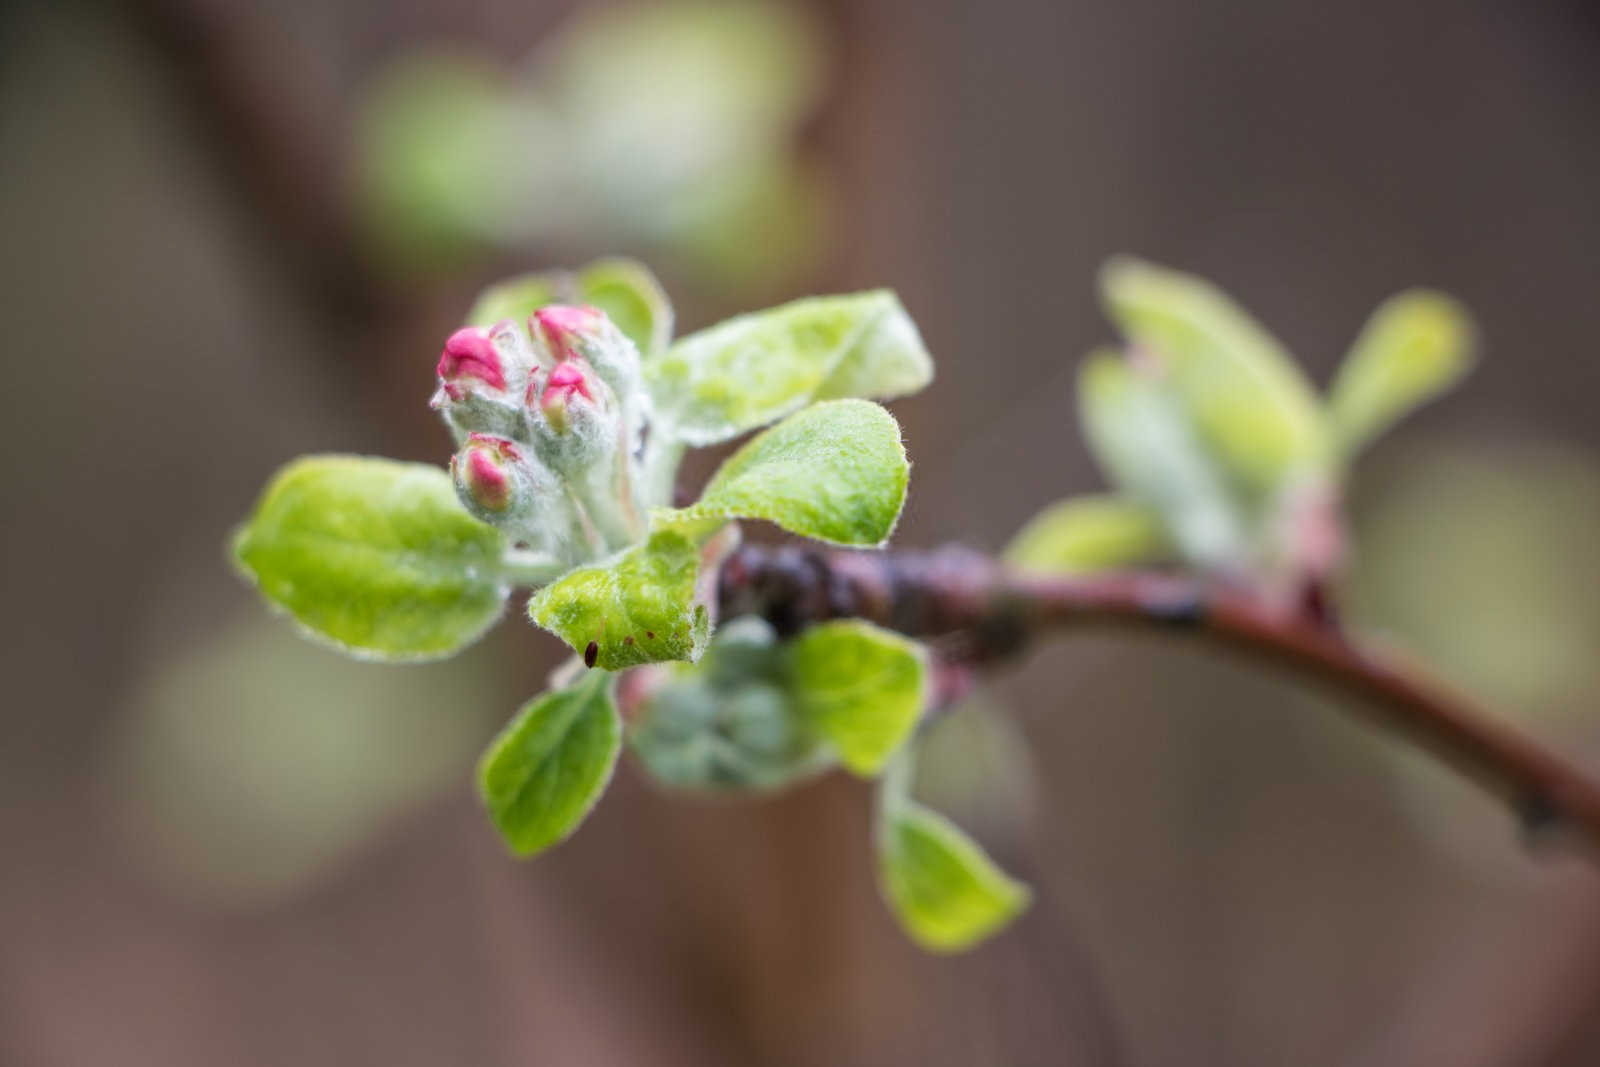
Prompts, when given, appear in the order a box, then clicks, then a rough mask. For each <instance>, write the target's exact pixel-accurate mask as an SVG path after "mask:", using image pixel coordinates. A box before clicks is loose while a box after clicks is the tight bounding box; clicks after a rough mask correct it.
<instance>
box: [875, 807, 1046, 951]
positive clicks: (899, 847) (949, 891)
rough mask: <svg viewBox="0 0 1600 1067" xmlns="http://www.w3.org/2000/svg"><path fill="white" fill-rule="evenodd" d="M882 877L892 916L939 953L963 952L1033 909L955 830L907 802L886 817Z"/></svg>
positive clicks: (1022, 891)
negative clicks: (1029, 907)
mask: <svg viewBox="0 0 1600 1067" xmlns="http://www.w3.org/2000/svg"><path fill="white" fill-rule="evenodd" d="M880 832H881V834H882V838H881V840H880V841H879V843H878V873H879V878H880V880H881V883H882V886H883V894H884V897H885V899H887V900H888V902H889V907H890V909H891V910H892V911H893V912H894V914H895V917H896V918H898V919H899V920H900V924H901V925H902V926H903V927H904V928H905V931H906V933H907V934H909V935H910V936H911V938H912V939H913V940H914V941H916V942H917V943H918V944H920V945H921V946H922V947H923V948H926V949H928V950H929V951H931V952H960V951H962V950H964V949H968V948H971V947H973V946H974V945H976V944H977V943H978V942H980V941H982V940H984V939H985V938H987V937H989V936H990V935H992V934H994V933H996V932H997V931H999V930H1000V929H1001V928H1002V927H1004V926H1006V925H1007V924H1008V923H1010V922H1011V921H1012V920H1013V919H1015V918H1016V917H1017V916H1018V915H1020V914H1022V912H1023V911H1025V910H1026V909H1027V907H1028V902H1029V900H1030V898H1031V894H1030V893H1029V891H1028V887H1027V886H1025V885H1023V884H1022V883H1021V882H1018V881H1017V880H1015V879H1014V878H1012V877H1010V876H1009V875H1007V874H1006V873H1005V872H1004V871H1002V870H1001V869H1000V868H999V867H997V866H995V863H994V861H993V860H991V859H990V858H989V857H988V856H987V855H986V854H985V853H984V851H983V850H982V849H981V848H979V847H978V846H977V844H975V843H974V842H973V841H972V839H971V838H969V837H968V836H967V835H966V834H965V833H963V832H962V831H961V830H960V829H959V828H958V827H957V826H956V825H955V824H953V823H951V822H950V821H949V820H948V819H946V818H944V817H943V816H942V815H939V814H937V813H936V812H933V811H930V810H928V809H927V808H925V807H923V806H922V805H920V804H917V803H915V802H911V801H904V802H901V803H898V804H895V805H892V806H891V807H890V809H889V810H888V811H886V812H885V813H884V823H883V826H882V829H881V831H880Z"/></svg>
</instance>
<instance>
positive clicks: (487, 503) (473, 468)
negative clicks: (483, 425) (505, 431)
mask: <svg viewBox="0 0 1600 1067" xmlns="http://www.w3.org/2000/svg"><path fill="white" fill-rule="evenodd" d="M521 459H522V453H521V452H519V451H518V450H517V446H516V445H515V444H513V443H512V442H510V441H508V440H506V439H505V438H503V437H493V436H491V435H489V434H482V433H474V434H469V435H468V436H467V444H466V447H465V448H463V449H462V450H461V451H460V452H458V453H456V455H455V456H454V458H452V459H451V460H450V473H451V475H452V476H454V478H455V483H456V492H457V493H458V494H459V495H460V497H461V501H462V503H464V504H466V505H467V507H468V508H469V509H470V510H471V511H472V512H473V513H474V514H477V515H478V516H479V517H480V518H485V519H487V518H490V517H492V516H496V515H503V514H505V513H506V512H507V511H509V510H510V508H511V505H512V503H513V500H512V497H513V494H514V492H515V490H516V487H517V479H516V472H515V471H514V470H513V469H512V468H513V465H514V464H516V463H518V462H520V461H521Z"/></svg>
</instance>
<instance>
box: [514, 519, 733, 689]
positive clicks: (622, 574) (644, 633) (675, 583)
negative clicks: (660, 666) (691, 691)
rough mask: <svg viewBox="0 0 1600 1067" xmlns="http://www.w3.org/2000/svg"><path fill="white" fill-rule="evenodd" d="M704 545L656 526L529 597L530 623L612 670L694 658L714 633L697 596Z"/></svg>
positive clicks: (595, 664)
mask: <svg viewBox="0 0 1600 1067" xmlns="http://www.w3.org/2000/svg"><path fill="white" fill-rule="evenodd" d="M700 557H701V549H700V545H699V543H698V542H697V540H696V539H695V538H693V537H691V536H689V535H688V534H687V533H686V532H685V531H684V530H683V529H680V528H675V527H670V526H668V527H658V528H657V529H655V530H654V531H652V533H651V535H650V539H649V540H648V541H646V542H645V543H644V544H642V545H637V546H635V547H633V548H630V549H627V550H626V551H624V552H622V553H620V554H618V555H616V556H613V557H611V558H610V559H609V560H603V561H601V562H600V563H596V564H594V565H592V566H587V567H579V568H578V569H576V570H574V571H571V572H569V573H568V574H566V575H565V576H564V577H562V578H560V579H558V580H556V581H555V582H554V583H552V584H550V585H547V586H545V587H544V588H543V589H541V590H539V591H538V592H536V593H535V594H534V595H533V596H532V597H531V598H530V599H529V600H528V614H529V615H530V616H531V617H532V618H533V621H534V622H536V623H538V624H539V625H540V626H543V627H544V628H545V629H547V630H549V631H551V632H552V633H554V634H555V635H556V636H557V637H559V638H561V639H562V640H563V641H565V642H566V643H567V644H568V645H570V646H571V647H572V648H573V650H574V651H576V652H578V653H579V654H580V655H585V656H586V657H587V652H588V648H589V646H590V645H591V644H593V645H594V649H595V651H594V654H593V656H592V662H591V663H590V665H591V666H598V667H602V668H604V669H606V670H609V671H617V670H622V669H623V668H625V667H636V666H638V665H640V664H642V663H659V662H661V661H663V660H695V659H698V658H699V657H700V653H701V651H703V650H704V648H705V643H706V638H707V637H708V636H710V630H711V623H710V617H709V615H708V614H707V612H706V608H705V605H703V604H698V603H696V601H695V583H696V579H697V577H698V575H699V571H700Z"/></svg>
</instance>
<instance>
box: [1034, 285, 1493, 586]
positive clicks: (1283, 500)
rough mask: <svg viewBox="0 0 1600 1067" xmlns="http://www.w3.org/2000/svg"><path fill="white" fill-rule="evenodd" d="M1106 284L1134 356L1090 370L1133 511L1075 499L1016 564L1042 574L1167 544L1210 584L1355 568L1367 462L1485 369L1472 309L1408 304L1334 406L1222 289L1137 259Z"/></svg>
mask: <svg viewBox="0 0 1600 1067" xmlns="http://www.w3.org/2000/svg"><path fill="white" fill-rule="evenodd" d="M1100 285H1101V296H1102V299H1103V302H1104V304H1105V307H1106V312H1107V315H1108V316H1109V317H1110V318H1111V319H1112V320H1113V321H1114V322H1115V323H1116V324H1117V326H1118V327H1119V329H1120V330H1121V332H1122V334H1123V336H1124V339H1125V341H1126V347H1125V349H1124V350H1123V351H1121V352H1116V351H1109V350H1101V351H1097V352H1095V353H1093V354H1091V355H1090V356H1089V357H1088V358H1087V359H1086V360H1085V361H1084V363H1083V366H1082V370H1081V372H1080V374H1079V380H1078V404H1079V415H1080V419H1081V421H1082V423H1083V430H1084V436H1085V437H1086V438H1087V440H1088V443H1089V447H1090V449H1091V451H1092V452H1093V453H1094V455H1095V458H1096V459H1097V460H1098V461H1099V463H1100V466H1101V468H1102V469H1103V470H1104V471H1105V474H1106V477H1107V478H1108V479H1109V480H1110V481H1111V482H1112V483H1113V485H1114V486H1115V487H1116V489H1117V490H1118V493H1119V497H1118V498H1117V500H1116V501H1114V502H1108V501H1103V500H1100V499H1091V500H1086V501H1081V502H1080V501H1067V502H1064V503H1061V504H1057V505H1055V506H1053V507H1052V508H1051V509H1048V510H1047V511H1046V512H1045V513H1043V514H1041V515H1040V516H1039V517H1038V518H1037V519H1035V520H1034V521H1033V522H1032V523H1030V524H1029V525H1028V527H1027V528H1026V530H1025V531H1024V532H1023V534H1021V535H1019V537H1018V540H1017V541H1016V542H1015V543H1014V544H1013V546H1012V548H1011V550H1010V553H1011V556H1012V558H1013V560H1014V561H1015V562H1017V563H1019V564H1022V565H1025V566H1028V567H1031V568H1033V569H1041V570H1058V571H1063V572H1071V571H1082V570H1089V569H1096V568H1104V567H1115V566H1122V565H1126V564H1129V563H1134V562H1140V561H1145V560H1149V559H1151V558H1153V557H1157V556H1159V555H1160V554H1161V549H1162V547H1163V542H1166V543H1170V545H1171V546H1172V548H1173V549H1175V551H1176V554H1177V555H1178V556H1179V557H1180V558H1181V559H1182V561H1183V562H1185V563H1187V564H1189V565H1190V566H1191V567H1194V568H1196V569H1198V570H1201V571H1203V572H1205V573H1208V574H1213V575H1216V576H1219V577H1222V578H1224V579H1226V580H1228V581H1231V582H1235V583H1245V584H1249V585H1251V586H1253V587H1255V588H1256V589H1257V590H1258V591H1260V592H1262V593H1264V594H1266V595H1268V596H1272V597H1275V598H1282V597H1287V596H1293V595H1295V591H1296V590H1297V589H1300V588H1302V587H1303V586H1304V585H1305V584H1307V583H1313V584H1314V583H1318V582H1321V581H1323V580H1325V579H1327V578H1328V577H1329V576H1330V575H1332V574H1333V573H1334V571H1335V570H1336V569H1337V568H1338V566H1339V564H1340V563H1341V561H1342V559H1343V556H1344V540H1345V538H1344V531H1343V528H1342V519H1341V516H1340V507H1339V502H1340V499H1341V496H1342V493H1343V491H1344V481H1345V478H1346V476H1347V473H1348V467H1349V462H1350V460H1351V459H1353V457H1354V456H1355V454H1356V453H1357V452H1358V451H1359V450H1360V449H1361V448H1362V447H1364V446H1365V445H1367V444H1368V443H1370V442H1371V441H1372V440H1373V438H1375V437H1376V436H1377V435H1378V434H1379V433H1381V432H1382V431H1383V430H1385V429H1387V428H1388V427H1389V426H1390V425H1391V424H1392V423H1393V422H1394V421H1396V420H1397V419H1398V418H1399V417H1400V416H1401V415H1403V414H1405V413H1406V412H1407V411H1409V410H1410V409H1412V408H1413V407H1415V406H1417V405H1418V404H1421V403H1423V402H1424V401H1426V400H1428V399H1430V398H1432V397H1434V396H1436V395H1438V394H1439V393H1440V392H1442V391H1444V390H1445V389H1447V388H1449V387H1450V386H1451V385H1453V384H1455V382H1456V381H1458V380H1459V379H1460V378H1461V376H1462V375H1463V374H1464V373H1465V372H1466V370H1467V368H1468V367H1469V365H1470V360H1471V355H1472V348H1473V338H1474V330H1473V327H1472V323H1471V321H1470V319H1469V318H1468V316H1467V314H1466V312H1465V310H1464V309H1462V307H1461V306H1460V305H1459V304H1457V303H1456V302H1455V301H1453V300H1451V299H1450V298H1448V297H1445V296H1442V295H1440V294H1438V293H1432V292H1427V291H1423V290H1414V291H1411V292H1407V293H1402V294H1401V295H1399V296H1396V297H1394V298H1393V299H1391V300H1389V301H1387V302H1386V303H1384V304H1383V305H1382V306H1381V307H1380V308H1379V309H1378V311H1377V312H1376V313H1374V315H1373V317H1372V319H1371V321H1370V322H1369V323H1368V324H1367V327H1366V329H1364V330H1363V331H1362V333H1361V335H1360V336H1359V337H1358V338H1357V340H1356V343H1355V345H1354V347H1353V348H1352V350H1351V352H1350V354H1349V356H1348V357H1347V358H1346V360H1345V362H1344V366H1343V368H1342V369H1341V370H1340V372H1339V375H1338V378H1337V380H1336V381H1335V383H1334V386H1333V389H1332V391H1331V396H1330V397H1329V399H1328V401H1327V403H1326V404H1324V403H1323V402H1322V400H1321V399H1319V397H1318V396H1317V394H1316V392H1315V391H1314V390H1313V389H1312V387H1311V385H1310V383H1309V382H1308V381H1307V380H1306V378H1305V376H1304V375H1303V374H1302V373H1301V371H1300V369H1299V367H1298V366H1297V365H1296V364H1295V363H1294V361H1293V360H1292V358H1291V357H1290V356H1289V354H1288V352H1287V351H1286V350H1285V349H1284V347H1283V345H1282V344H1280V343H1279V342H1278V341H1277V340H1276V339H1275V338H1274V337H1273V336H1272V335H1271V334H1270V333H1269V332H1268V331H1267V330H1266V329H1265V328H1263V327H1262V326H1261V325H1260V324H1258V323H1257V322H1256V321H1255V320H1254V319H1253V318H1251V317H1250V315H1249V314H1248V313H1247V312H1246V311H1244V309H1243V308H1241V307H1240V306H1239V305H1238V304H1236V303H1235V302H1234V301H1233V300H1231V299H1230V298H1229V297H1228V296H1227V295H1226V294H1224V293H1223V292H1222V291H1221V290H1219V289H1218V288H1217V287H1216V286H1214V285H1212V284H1211V283H1209V282H1206V281H1204V280H1202V279H1199V278H1195V277H1192V276H1190V275H1186V274H1181V273H1179V272H1177V271H1171V270H1166V269H1164V268H1160V267H1155V266H1152V265H1150V264H1146V263H1141V262H1139V261H1136V260H1132V259H1128V258H1119V259H1115V260H1113V261H1111V262H1110V263H1109V264H1107V266H1106V268H1105V269H1104V270H1103V271H1102V272H1101V277H1100ZM1151 519H1153V520H1154V524H1155V528H1154V529H1152V527H1151V525H1150V522H1149V521H1147V520H1151Z"/></svg>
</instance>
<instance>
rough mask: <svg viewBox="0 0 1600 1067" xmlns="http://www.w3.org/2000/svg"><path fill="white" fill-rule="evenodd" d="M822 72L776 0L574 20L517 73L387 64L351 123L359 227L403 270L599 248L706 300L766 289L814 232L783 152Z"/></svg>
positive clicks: (801, 260) (817, 229) (812, 174)
mask: <svg viewBox="0 0 1600 1067" xmlns="http://www.w3.org/2000/svg"><path fill="white" fill-rule="evenodd" d="M825 58H826V57H825V50H824V47H823V41H822V37H821V34H820V31H819V28H818V27H817V26H816V25H815V24H814V23H813V22H812V20H811V19H810V17H809V16H808V15H807V14H806V12H805V11H804V10H802V9H801V8H799V7H797V6H793V5H790V4H787V3H782V2H779V0H669V2H664V3H632V4H623V5H616V6H592V7H586V8H584V9H581V10H580V11H579V12H578V13H577V14H575V15H574V16H573V17H572V18H571V19H570V20H569V21H568V22H567V23H565V24H564V25H563V26H561V27H560V28H559V29H557V31H556V32H555V33H554V34H552V35H551V36H549V37H548V38H546V39H545V40H543V41H542V42H540V44H539V45H538V47H536V48H535V49H534V50H533V52H532V53H531V54H530V55H529V56H528V57H527V59H526V60H525V61H524V62H523V63H522V64H521V65H520V67H518V68H517V69H509V70H507V69H498V68H497V67H496V65H495V64H494V63H492V62H491V61H489V60H488V59H486V58H480V57H477V56H474V55H471V54H469V53H466V52H461V51H456V52H438V53H433V54H426V55H413V56H408V57H403V58H401V59H399V60H397V61H396V62H395V63H394V64H393V65H392V66H391V67H390V68H389V70H388V71H387V72H386V73H385V74H384V75H383V76H381V77H380V78H379V79H378V80H377V81H376V82H375V83H374V84H373V85H372V87H371V88H370V90H369V93H368V96H367V99H366V103H365V106H364V108H363V110H362V114H361V117H360V122H359V129H358V136H357V149H356V151H357V158H356V172H357V175H358V179H357V188H356V193H357V199H358V202H359V204H360V207H361V210H362V213H363V215H364V217H365V219H366V223H367V226H366V229H367V232H368V234H369V237H370V238H371V241H372V244H373V246H374V248H375V249H376V251H377V252H378V253H379V254H380V256H381V257H382V258H384V259H385V260H387V261H388V262H389V264H390V265H391V266H392V267H393V268H394V269H396V270H398V271H400V272H411V271H421V270H434V269H438V265H439V264H441V263H442V264H444V265H446V266H449V265H452V264H459V263H460V262H461V261H462V260H464V259H468V258H470V257H474V256H480V255H485V254H489V253H493V252H495V251H500V252H505V251H515V250H521V251H527V250H529V249H533V248H545V249H550V248H561V249H574V248H590V249H597V248H602V247H603V248H606V249H620V250H628V251H633V252H637V253H641V254H648V255H650V256H651V258H653V259H656V260H665V261H668V262H669V263H670V264H671V265H672V266H674V267H675V268H676V269H677V270H678V271H679V272H681V273H685V274H690V275H693V276H696V277H699V278H701V279H702V280H704V281H705V282H706V283H707V286H708V288H714V289H716V290H718V291H722V292H729V291H737V290H746V291H748V290H751V289H760V288H762V287H765V286H768V285H770V284H772V283H774V282H781V280H782V279H784V278H786V277H792V276H793V275H794V274H795V273H796V272H798V271H801V270H804V269H805V268H806V267H807V266H808V265H809V264H810V263H811V262H812V261H813V260H814V259H815V258H816V256H817V254H818V253H819V252H820V251H821V242H822V241H823V239H824V234H825V232H826V226H825V224H824V223H825V215H826V203H827V180H826V177H825V175H824V174H823V172H822V170H821V168H820V167H819V165H818V164H817V162H816V161H815V160H813V159H811V158H810V157H809V156H807V155H806V154H805V153H803V152H802V151H801V150H800V149H799V147H798V145H797V134H798V132H799V129H800V126H801V124H802V123H803V122H804V121H805V120H806V119H807V118H808V117H809V116H810V115H811V113H812V112H813V111H814V110H815V108H816V105H817V103H818V100H819V98H820V96H821V92H822V87H823V84H824V81H825V75H826V62H825Z"/></svg>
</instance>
